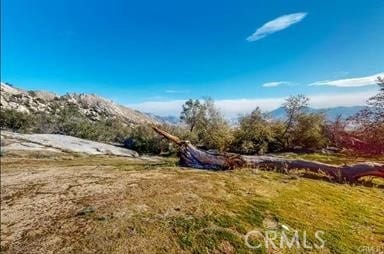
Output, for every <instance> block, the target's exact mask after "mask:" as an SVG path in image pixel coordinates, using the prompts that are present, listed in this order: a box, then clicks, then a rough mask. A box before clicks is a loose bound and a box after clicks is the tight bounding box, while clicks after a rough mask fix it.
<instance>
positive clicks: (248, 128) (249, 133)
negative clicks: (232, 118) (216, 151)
mask: <svg viewBox="0 0 384 254" xmlns="http://www.w3.org/2000/svg"><path fill="white" fill-rule="evenodd" d="M274 139H275V138H274V130H273V128H272V124H271V123H270V122H268V121H267V119H266V116H265V115H264V114H263V113H262V112H261V110H260V108H256V109H255V110H253V111H252V113H251V114H249V115H245V116H242V117H240V118H239V127H238V128H237V129H236V130H235V132H234V141H233V143H232V149H231V150H233V151H234V152H238V153H243V154H255V153H263V152H267V151H268V150H269V145H270V144H271V143H273V142H274Z"/></svg>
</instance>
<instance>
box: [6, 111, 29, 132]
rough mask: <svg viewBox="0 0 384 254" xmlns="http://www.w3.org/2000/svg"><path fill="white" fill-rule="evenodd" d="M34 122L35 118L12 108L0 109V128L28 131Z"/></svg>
mask: <svg viewBox="0 0 384 254" xmlns="http://www.w3.org/2000/svg"><path fill="white" fill-rule="evenodd" d="M34 124H35V118H34V117H33V116H32V115H30V114H28V113H24V112H19V111H16V110H13V109H1V111H0V128H2V129H9V130H12V131H19V132H28V131H30V130H31V129H32V128H33V126H34Z"/></svg>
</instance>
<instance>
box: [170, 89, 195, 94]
mask: <svg viewBox="0 0 384 254" xmlns="http://www.w3.org/2000/svg"><path fill="white" fill-rule="evenodd" d="M165 93H173V94H175V93H189V90H173V89H169V90H165Z"/></svg>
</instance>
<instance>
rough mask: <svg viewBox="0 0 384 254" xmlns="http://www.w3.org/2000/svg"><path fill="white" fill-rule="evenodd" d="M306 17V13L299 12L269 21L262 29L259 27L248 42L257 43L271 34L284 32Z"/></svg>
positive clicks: (249, 37)
mask: <svg viewBox="0 0 384 254" xmlns="http://www.w3.org/2000/svg"><path fill="white" fill-rule="evenodd" d="M305 16H307V13H306V12H298V13H292V14H288V15H283V16H280V17H278V18H276V19H274V20H271V21H268V22H267V23H265V24H264V25H262V26H261V27H259V28H258V29H257V30H256V32H254V33H253V34H252V35H250V36H248V37H247V41H250V42H252V41H257V40H260V39H262V38H264V37H266V36H268V35H270V34H273V33H276V32H278V31H281V30H284V29H286V28H288V27H290V26H292V25H293V24H296V23H298V22H300V21H302V20H303V19H304V18H305Z"/></svg>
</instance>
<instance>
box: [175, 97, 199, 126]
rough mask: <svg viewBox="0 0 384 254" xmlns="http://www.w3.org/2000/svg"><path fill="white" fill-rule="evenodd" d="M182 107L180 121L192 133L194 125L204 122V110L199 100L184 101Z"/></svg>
mask: <svg viewBox="0 0 384 254" xmlns="http://www.w3.org/2000/svg"><path fill="white" fill-rule="evenodd" d="M182 107H183V109H182V111H181V114H180V120H181V121H182V122H184V123H185V124H186V125H187V126H189V130H190V132H192V131H193V130H194V128H195V127H196V125H198V124H199V123H201V122H203V121H204V116H205V108H204V106H203V105H202V104H201V103H200V101H199V100H192V99H189V100H188V101H186V102H185V103H184V105H183V106H182Z"/></svg>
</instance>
